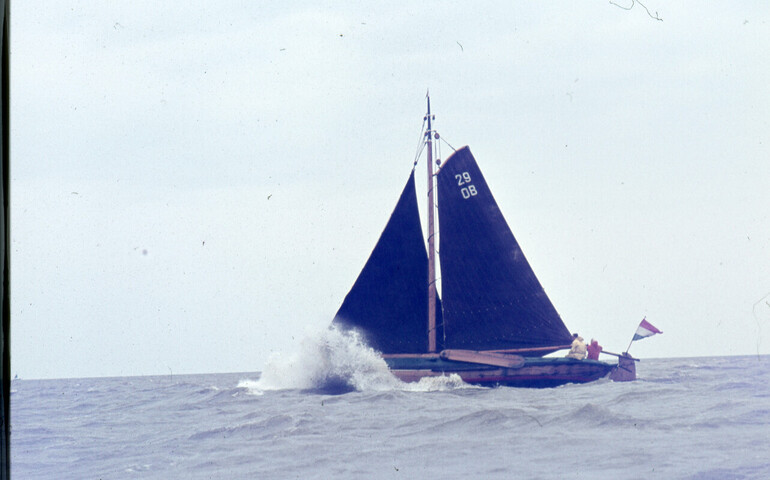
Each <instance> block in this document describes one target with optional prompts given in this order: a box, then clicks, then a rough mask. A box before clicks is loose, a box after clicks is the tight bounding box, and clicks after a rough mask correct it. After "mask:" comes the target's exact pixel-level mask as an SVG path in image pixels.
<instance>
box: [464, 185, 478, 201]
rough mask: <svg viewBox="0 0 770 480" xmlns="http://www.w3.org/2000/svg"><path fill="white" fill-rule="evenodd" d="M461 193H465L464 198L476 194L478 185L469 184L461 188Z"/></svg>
mask: <svg viewBox="0 0 770 480" xmlns="http://www.w3.org/2000/svg"><path fill="white" fill-rule="evenodd" d="M460 193H462V194H463V198H464V199H466V200H467V199H469V198H471V197H472V196H474V195H476V193H478V192H476V186H475V185H468V186H467V187H463V188H461V189H460Z"/></svg>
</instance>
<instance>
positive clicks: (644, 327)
mask: <svg viewBox="0 0 770 480" xmlns="http://www.w3.org/2000/svg"><path fill="white" fill-rule="evenodd" d="M656 333H663V332H661V331H660V330H658V329H657V328H655V327H654V326H653V325H652V324H651V323H650V322H648V321H647V318H646V317H645V318H644V319H643V320H642V323H640V324H639V328H637V329H636V333H635V334H634V338H633V339H632V340H631V341H632V342H633V341H636V340H641V339H643V338H647V337H651V336H653V335H655V334H656Z"/></svg>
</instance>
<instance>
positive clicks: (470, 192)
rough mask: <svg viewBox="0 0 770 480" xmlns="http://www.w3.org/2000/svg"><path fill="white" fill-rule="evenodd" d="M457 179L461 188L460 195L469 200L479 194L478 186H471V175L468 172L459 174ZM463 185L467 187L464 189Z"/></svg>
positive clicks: (456, 176)
mask: <svg viewBox="0 0 770 480" xmlns="http://www.w3.org/2000/svg"><path fill="white" fill-rule="evenodd" d="M455 178H456V179H457V185H458V186H459V187H462V188H460V193H461V194H462V196H463V198H464V199H466V200H468V199H469V198H471V197H473V196H475V195H476V194H477V193H478V192H477V191H476V186H475V185H471V174H470V173H468V172H463V173H458V174H457V175H455ZM463 185H466V186H465V187H463Z"/></svg>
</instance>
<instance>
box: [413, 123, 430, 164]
mask: <svg viewBox="0 0 770 480" xmlns="http://www.w3.org/2000/svg"><path fill="white" fill-rule="evenodd" d="M427 121H428V117H427V116H426V117H422V127H420V139H419V140H418V141H417V154H416V155H415V156H414V164H415V165H417V161H418V160H419V159H420V154H421V153H422V149H423V148H424V147H425V122H427Z"/></svg>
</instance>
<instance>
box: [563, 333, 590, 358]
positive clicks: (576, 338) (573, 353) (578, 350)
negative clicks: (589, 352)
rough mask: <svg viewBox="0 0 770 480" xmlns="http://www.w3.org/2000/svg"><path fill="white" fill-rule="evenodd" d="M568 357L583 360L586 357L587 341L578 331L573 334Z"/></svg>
mask: <svg viewBox="0 0 770 480" xmlns="http://www.w3.org/2000/svg"><path fill="white" fill-rule="evenodd" d="M567 358H574V359H575V360H583V359H585V358H586V342H585V341H584V340H583V337H581V336H580V335H578V334H577V333H573V334H572V345H570V349H569V353H568V354H567Z"/></svg>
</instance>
